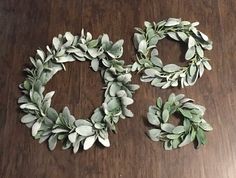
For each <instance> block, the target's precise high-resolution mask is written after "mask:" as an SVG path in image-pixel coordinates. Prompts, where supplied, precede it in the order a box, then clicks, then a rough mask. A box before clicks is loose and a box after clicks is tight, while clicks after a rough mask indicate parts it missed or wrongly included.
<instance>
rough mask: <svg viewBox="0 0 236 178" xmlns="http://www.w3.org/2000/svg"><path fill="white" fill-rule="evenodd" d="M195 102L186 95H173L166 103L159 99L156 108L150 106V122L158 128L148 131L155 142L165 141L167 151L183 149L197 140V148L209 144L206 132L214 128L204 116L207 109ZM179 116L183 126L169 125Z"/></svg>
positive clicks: (148, 115)
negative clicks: (173, 118) (171, 120)
mask: <svg viewBox="0 0 236 178" xmlns="http://www.w3.org/2000/svg"><path fill="white" fill-rule="evenodd" d="M193 101H194V100H192V99H190V98H186V97H185V95H184V94H179V95H175V94H174V93H172V94H171V95H170V96H169V98H168V100H167V101H166V102H163V101H162V99H161V98H160V97H159V98H158V99H157V102H156V105H155V106H150V107H149V111H148V113H147V118H148V122H149V123H150V124H151V125H153V126H155V127H156V128H154V129H150V130H149V131H148V136H149V137H150V138H151V140H153V141H163V142H164V148H165V150H172V149H175V148H180V147H183V146H185V145H187V144H189V143H191V142H193V141H194V140H197V143H198V145H197V148H198V147H199V146H200V145H204V144H206V143H207V140H206V136H205V132H206V131H211V130H212V129H213V128H212V126H211V125H210V124H209V123H207V122H206V121H205V120H204V118H203V116H204V113H205V110H206V109H205V107H203V106H201V105H198V104H194V103H193ZM174 114H178V116H180V119H182V122H181V123H182V124H179V125H177V126H175V125H173V124H171V123H168V121H169V119H170V117H171V115H174Z"/></svg>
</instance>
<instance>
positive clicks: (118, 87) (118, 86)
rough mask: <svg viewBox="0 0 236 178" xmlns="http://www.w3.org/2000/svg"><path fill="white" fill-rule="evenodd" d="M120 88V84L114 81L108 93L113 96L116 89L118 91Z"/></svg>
mask: <svg viewBox="0 0 236 178" xmlns="http://www.w3.org/2000/svg"><path fill="white" fill-rule="evenodd" d="M120 89H121V87H120V85H118V83H116V82H114V83H112V85H111V87H110V89H109V93H110V95H111V96H115V95H116V93H117V92H118V91H120Z"/></svg>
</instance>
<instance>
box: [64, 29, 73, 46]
mask: <svg viewBox="0 0 236 178" xmlns="http://www.w3.org/2000/svg"><path fill="white" fill-rule="evenodd" d="M64 37H65V38H66V40H67V42H66V43H65V44H64V46H70V45H71V44H72V43H73V40H74V36H73V35H72V34H71V33H70V32H66V33H65V35H64Z"/></svg>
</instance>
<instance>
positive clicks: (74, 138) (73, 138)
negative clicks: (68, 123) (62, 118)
mask: <svg viewBox="0 0 236 178" xmlns="http://www.w3.org/2000/svg"><path fill="white" fill-rule="evenodd" d="M76 138H77V133H76V132H73V133H70V134H69V135H68V139H69V140H70V142H71V143H75V141H76Z"/></svg>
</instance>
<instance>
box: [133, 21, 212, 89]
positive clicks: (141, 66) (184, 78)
mask: <svg viewBox="0 0 236 178" xmlns="http://www.w3.org/2000/svg"><path fill="white" fill-rule="evenodd" d="M198 24H199V23H198V22H194V23H190V22H188V21H182V20H181V19H175V18H169V19H168V20H167V21H166V20H163V21H160V22H158V23H155V22H153V23H150V22H147V21H146V22H145V23H144V25H145V29H144V30H143V29H140V28H136V30H137V32H136V33H135V34H134V45H135V48H136V50H137V52H138V53H137V56H136V58H137V61H136V62H135V63H134V64H133V66H132V71H142V70H144V75H143V76H142V77H141V81H143V82H151V85H153V86H156V87H161V88H163V89H165V88H168V87H177V86H179V85H181V87H184V86H192V85H193V84H194V83H195V82H196V81H197V79H198V78H200V77H201V76H202V75H203V72H204V68H206V69H208V70H211V65H210V64H209V62H208V61H209V59H208V58H206V57H205V56H204V50H205V49H206V50H211V49H212V41H210V40H209V38H208V37H207V36H206V35H205V34H204V33H203V32H201V31H199V30H198V29H197V28H196V26H197V25H198ZM167 36H169V37H170V38H172V39H174V40H176V41H182V42H184V43H187V45H188V50H187V52H186V54H185V59H186V60H187V61H188V65H187V66H185V67H180V66H178V65H176V64H167V65H163V63H162V60H161V59H160V58H159V57H158V50H157V49H156V44H157V43H158V41H159V40H161V39H163V38H165V37H167Z"/></svg>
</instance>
